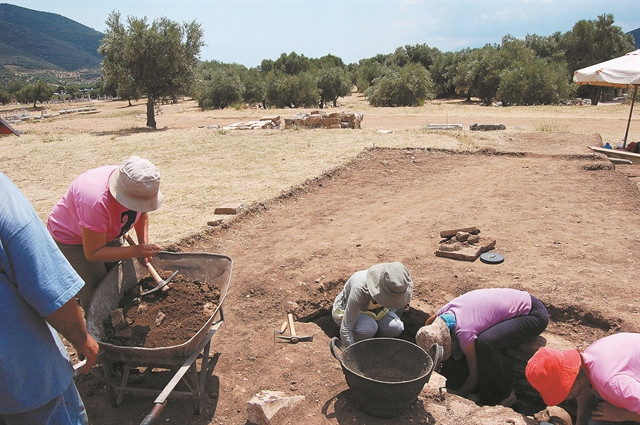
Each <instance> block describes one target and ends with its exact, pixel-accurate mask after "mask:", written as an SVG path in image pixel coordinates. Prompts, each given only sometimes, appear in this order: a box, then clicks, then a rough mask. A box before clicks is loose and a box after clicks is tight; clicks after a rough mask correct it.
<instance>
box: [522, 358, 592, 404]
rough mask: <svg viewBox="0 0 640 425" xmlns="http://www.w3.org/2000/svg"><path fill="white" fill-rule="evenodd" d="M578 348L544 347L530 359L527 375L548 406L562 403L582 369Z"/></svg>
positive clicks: (526, 370)
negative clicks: (559, 349) (563, 349)
mask: <svg viewBox="0 0 640 425" xmlns="http://www.w3.org/2000/svg"><path fill="white" fill-rule="evenodd" d="M581 363H582V360H581V359H580V353H578V350H566V351H557V350H554V349H551V348H546V347H542V348H540V349H539V350H538V351H537V352H536V353H535V354H534V355H533V357H531V359H529V362H528V363H527V368H526V369H525V375H526V376H527V381H529V383H530V384H531V386H532V387H533V388H535V389H536V390H537V391H538V392H539V393H540V395H541V396H542V400H544V402H545V404H546V405H547V406H555V405H557V404H560V403H562V402H563V401H564V400H565V399H566V398H567V396H568V395H569V392H570V391H571V387H573V383H574V382H575V380H576V377H577V376H578V372H579V371H580V364H581Z"/></svg>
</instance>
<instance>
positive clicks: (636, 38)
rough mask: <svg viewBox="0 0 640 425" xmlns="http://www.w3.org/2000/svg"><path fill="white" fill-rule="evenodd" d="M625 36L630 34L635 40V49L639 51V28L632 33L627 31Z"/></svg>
mask: <svg viewBox="0 0 640 425" xmlns="http://www.w3.org/2000/svg"><path fill="white" fill-rule="evenodd" d="M627 34H631V35H632V36H633V38H635V46H636V49H640V28H636V29H634V30H633V31H629V32H628V33H627Z"/></svg>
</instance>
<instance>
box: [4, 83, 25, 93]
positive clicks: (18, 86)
mask: <svg viewBox="0 0 640 425" xmlns="http://www.w3.org/2000/svg"><path fill="white" fill-rule="evenodd" d="M23 87H24V83H23V82H22V81H20V80H12V81H11V82H9V85H8V86H7V91H8V92H9V93H15V92H18V91H20V90H21V89H22V88H23Z"/></svg>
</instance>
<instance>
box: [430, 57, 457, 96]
mask: <svg viewBox="0 0 640 425" xmlns="http://www.w3.org/2000/svg"><path fill="white" fill-rule="evenodd" d="M456 58H457V56H456V55H455V53H452V52H444V53H442V52H437V53H434V55H433V64H432V65H431V66H430V67H429V74H431V80H432V81H433V87H434V90H435V94H436V97H456V95H457V93H456V86H455V84H454V83H453V77H454V76H455V70H456V68H457V65H458V64H457V62H456Z"/></svg>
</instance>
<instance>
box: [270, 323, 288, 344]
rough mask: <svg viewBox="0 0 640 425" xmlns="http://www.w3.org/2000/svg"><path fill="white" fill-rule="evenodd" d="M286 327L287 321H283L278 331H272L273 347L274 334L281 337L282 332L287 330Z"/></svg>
mask: <svg viewBox="0 0 640 425" xmlns="http://www.w3.org/2000/svg"><path fill="white" fill-rule="evenodd" d="M288 326H289V321H288V320H285V321H284V322H282V325H281V326H280V330H277V329H274V330H273V345H276V334H279V335H282V334H283V333H284V331H286V330H287V327H288Z"/></svg>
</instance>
